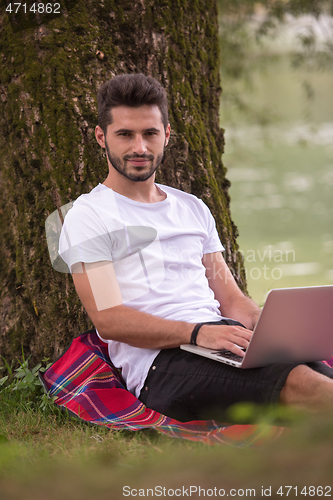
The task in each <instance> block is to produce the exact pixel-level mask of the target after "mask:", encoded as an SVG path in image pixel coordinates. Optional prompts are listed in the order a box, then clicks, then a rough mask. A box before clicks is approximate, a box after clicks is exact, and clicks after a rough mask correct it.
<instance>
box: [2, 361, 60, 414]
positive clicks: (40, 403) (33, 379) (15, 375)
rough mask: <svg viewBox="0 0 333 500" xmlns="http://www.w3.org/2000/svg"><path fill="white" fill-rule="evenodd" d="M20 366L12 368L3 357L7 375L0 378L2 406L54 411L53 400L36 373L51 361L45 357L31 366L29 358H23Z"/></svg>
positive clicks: (46, 367)
mask: <svg viewBox="0 0 333 500" xmlns="http://www.w3.org/2000/svg"><path fill="white" fill-rule="evenodd" d="M22 357H23V361H22V363H21V364H20V366H19V367H18V368H16V369H14V370H13V368H12V366H10V365H9V364H8V362H7V361H6V360H5V359H4V358H2V359H3V362H4V364H5V367H6V371H7V373H8V375H6V376H4V377H2V378H0V396H1V400H2V405H3V408H4V407H7V408H8V409H10V408H15V407H16V408H25V409H26V408H31V409H33V410H36V409H37V410H38V409H41V410H42V411H44V412H46V413H50V412H51V413H53V412H54V408H55V407H54V405H53V403H54V400H55V398H54V397H53V398H50V397H49V396H48V395H47V394H46V393H45V390H44V388H43V385H42V383H41V381H40V379H39V375H38V373H39V372H41V373H43V372H45V371H46V370H47V369H48V367H49V366H50V365H51V363H48V359H47V358H45V359H43V361H42V362H41V363H38V364H37V365H36V366H34V367H33V368H30V367H29V358H28V359H25V357H24V353H23V352H22Z"/></svg>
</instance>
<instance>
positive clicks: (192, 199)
mask: <svg viewBox="0 0 333 500" xmlns="http://www.w3.org/2000/svg"><path fill="white" fill-rule="evenodd" d="M156 185H157V186H158V187H159V188H160V189H161V190H162V191H165V192H166V194H167V195H170V196H172V197H175V198H177V199H178V200H183V201H185V202H188V203H195V204H199V205H202V204H204V202H203V201H202V200H201V199H200V198H198V197H197V196H195V195H194V194H192V193H187V192H186V191H181V190H180V189H177V188H173V187H171V186H166V185H164V184H156Z"/></svg>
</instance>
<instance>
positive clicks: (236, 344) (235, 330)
mask: <svg viewBox="0 0 333 500" xmlns="http://www.w3.org/2000/svg"><path fill="white" fill-rule="evenodd" d="M252 334H253V332H252V331H251V330H247V329H246V328H243V327H242V326H238V325H213V324H210V325H203V326H202V327H201V328H200V330H199V333H198V337H197V344H198V345H200V346H201V347H208V348H210V349H228V351H231V352H233V353H234V354H237V355H238V356H242V357H243V356H244V355H245V352H244V351H243V350H242V349H241V347H243V348H244V349H245V350H246V349H247V347H248V345H249V342H250V340H251V337H252Z"/></svg>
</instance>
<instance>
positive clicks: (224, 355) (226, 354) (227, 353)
mask: <svg viewBox="0 0 333 500" xmlns="http://www.w3.org/2000/svg"><path fill="white" fill-rule="evenodd" d="M212 354H216V356H219V357H220V358H225V359H231V360H232V361H237V362H238V363H241V362H242V361H243V357H242V356H238V354H235V353H233V352H231V351H228V349H219V350H218V351H214V352H212Z"/></svg>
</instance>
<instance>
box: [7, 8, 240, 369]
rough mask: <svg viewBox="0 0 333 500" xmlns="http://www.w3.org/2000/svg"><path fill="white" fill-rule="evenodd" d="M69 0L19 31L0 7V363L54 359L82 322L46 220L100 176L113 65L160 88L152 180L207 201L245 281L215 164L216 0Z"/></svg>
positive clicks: (218, 138) (219, 141)
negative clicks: (168, 132) (166, 115)
mask: <svg viewBox="0 0 333 500" xmlns="http://www.w3.org/2000/svg"><path fill="white" fill-rule="evenodd" d="M8 3H9V2H7V4H8ZM74 3H75V2H74ZM27 5H29V3H27ZM73 5H74V4H73V3H72V5H70V4H69V2H67V6H68V7H72V8H69V10H66V9H65V8H62V10H61V14H59V15H57V16H53V17H54V18H53V19H51V17H50V20H49V21H47V17H46V15H45V16H44V17H42V16H39V17H38V15H36V17H35V18H33V19H34V21H33V22H32V23H31V24H30V27H28V28H26V29H22V26H23V25H22V26H21V27H20V26H19V28H17V26H18V24H15V23H14V21H13V18H11V17H10V14H9V13H8V12H7V13H3V14H1V17H0V46H1V49H0V59H1V61H2V62H1V67H0V82H1V84H0V123H1V131H0V147H1V177H0V185H1V192H2V199H1V206H0V210H1V212H0V213H1V231H2V238H1V242H0V278H1V296H0V317H1V325H0V326H1V330H0V353H1V354H2V356H4V357H5V358H6V359H7V360H8V361H9V362H10V361H11V360H12V359H21V356H22V347H23V350H24V352H25V355H28V354H31V355H32V361H37V360H41V359H42V358H43V357H48V358H50V359H52V360H53V359H55V358H56V357H57V356H58V355H59V354H60V353H61V352H62V351H63V350H64V348H65V347H66V345H67V344H68V343H69V341H70V340H71V339H72V338H73V337H74V336H76V335H78V334H79V333H80V332H82V331H83V330H85V329H87V328H88V327H89V326H90V320H89V318H88V317H87V315H86V313H85V312H84V310H83V308H82V306H81V304H80V301H79V299H78V297H77V295H76V292H75V289H74V286H73V284H72V280H71V277H70V276H69V275H68V274H61V273H58V272H56V271H55V270H54V269H53V268H52V266H51V262H50V259H49V255H48V251H47V243H46V236H45V220H46V218H47V216H48V215H49V214H51V213H52V212H53V211H54V210H56V209H57V208H58V209H59V207H60V206H62V205H65V204H66V203H68V202H70V201H71V200H74V199H76V198H77V197H78V196H79V195H80V194H82V193H85V192H88V191H89V190H90V189H92V188H93V187H94V186H95V185H96V184H97V183H98V182H103V180H104V178H105V177H106V175H107V162H106V158H105V155H104V151H103V150H101V149H100V147H99V146H98V144H97V143H96V141H95V138H94V127H95V125H96V123H97V106H96V90H97V88H98V87H99V85H100V84H102V83H103V82H104V81H106V80H107V79H109V78H111V77H112V76H114V75H116V74H119V73H124V72H143V73H145V74H149V75H152V76H154V77H155V78H157V79H159V80H160V81H161V83H162V84H163V85H164V86H165V87H166V89H167V91H168V94H169V103H170V122H171V126H172V130H173V132H172V138H171V142H170V146H169V147H168V150H167V152H166V154H165V159H164V161H163V164H162V165H161V167H160V171H159V173H158V176H157V181H158V182H161V183H165V184H168V185H170V186H173V187H175V188H179V189H182V190H184V191H187V192H189V193H193V194H195V195H197V196H199V197H201V198H202V199H203V200H204V201H205V202H206V203H207V204H208V206H209V207H210V209H211V210H212V213H213V215H214V216H215V218H216V222H217V227H218V231H219V234H220V237H221V240H222V243H223V245H224V246H225V248H226V252H225V258H226V260H227V263H228V265H229V267H230V268H232V269H233V270H234V272H235V275H236V279H237V281H238V283H239V285H240V287H241V288H242V289H243V290H245V289H246V283H245V275H244V271H243V265H242V258H241V255H240V253H239V252H238V246H237V243H236V236H237V230H236V228H235V226H234V224H233V222H232V220H231V217H230V212H229V196H228V187H229V182H228V180H227V179H226V177H225V174H226V171H225V168H224V166H223V164H222V161H221V154H222V152H223V144H224V139H223V130H222V129H220V126H219V116H218V112H219V95H220V91H221V89H220V80H219V40H218V23H217V8H216V2H215V0H200V1H198V0H177V1H174V0H122V1H121V2H117V1H116V0H86V1H82V0H81V1H80V2H78V3H77V4H76V5H74V6H73ZM41 19H42V21H43V22H44V24H40V25H38V23H39V22H41ZM16 22H17V21H16ZM29 22H30V21H29ZM32 24H35V25H34V26H32Z"/></svg>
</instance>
